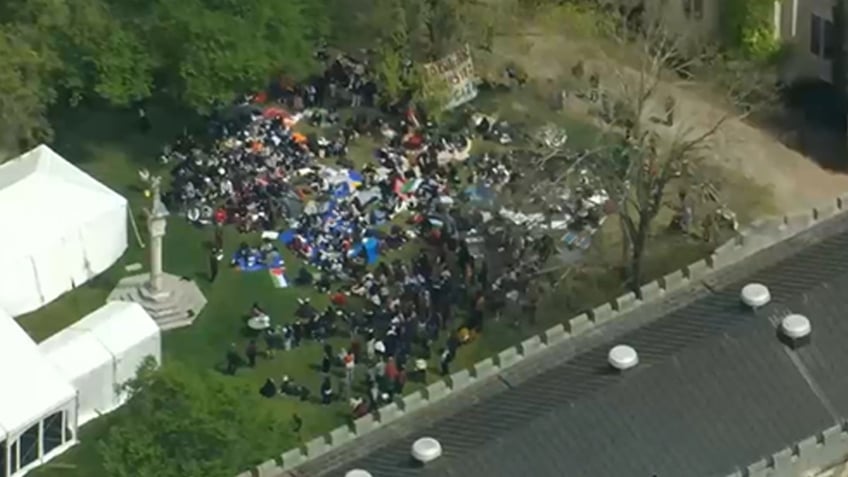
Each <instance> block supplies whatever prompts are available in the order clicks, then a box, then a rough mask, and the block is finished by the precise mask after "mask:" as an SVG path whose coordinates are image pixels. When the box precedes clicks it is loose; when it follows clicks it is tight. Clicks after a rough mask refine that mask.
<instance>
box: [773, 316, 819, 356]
mask: <svg viewBox="0 0 848 477" xmlns="http://www.w3.org/2000/svg"><path fill="white" fill-rule="evenodd" d="M812 333H813V327H812V325H810V320H809V319H808V318H807V317H806V316H804V315H799V314H797V313H793V314H791V315H787V316H786V317H785V318H784V319H783V320H782V321H781V322H780V338H781V341H783V342H784V344H786V345H788V346H789V347H790V348H792V349H797V348H800V347H801V346H803V345H805V344H807V343H809V342H810V336H811V335H812Z"/></svg>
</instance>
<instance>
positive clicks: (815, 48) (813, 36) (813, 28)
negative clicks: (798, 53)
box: [810, 15, 822, 56]
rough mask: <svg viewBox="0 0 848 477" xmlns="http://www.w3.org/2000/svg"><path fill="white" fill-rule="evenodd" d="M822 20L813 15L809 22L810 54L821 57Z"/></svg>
mask: <svg viewBox="0 0 848 477" xmlns="http://www.w3.org/2000/svg"><path fill="white" fill-rule="evenodd" d="M821 37H822V18H821V17H820V16H818V15H813V16H812V17H811V20H810V53H812V54H814V55H816V56H821V54H822V46H821Z"/></svg>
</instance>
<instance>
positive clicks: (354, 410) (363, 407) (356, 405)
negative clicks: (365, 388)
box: [349, 396, 371, 419]
mask: <svg viewBox="0 0 848 477" xmlns="http://www.w3.org/2000/svg"><path fill="white" fill-rule="evenodd" d="M349 404H350V411H351V415H352V416H353V418H354V419H359V418H360V417H363V416H366V415H367V414H368V413H369V412H370V411H371V409H370V408H369V407H368V403H367V402H365V400H364V399H362V398H361V397H358V396H356V397H352V398H350V403H349Z"/></svg>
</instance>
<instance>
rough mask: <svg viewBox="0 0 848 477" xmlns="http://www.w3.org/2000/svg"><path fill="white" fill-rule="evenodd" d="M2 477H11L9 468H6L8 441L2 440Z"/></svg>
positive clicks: (0, 467)
mask: <svg viewBox="0 0 848 477" xmlns="http://www.w3.org/2000/svg"><path fill="white" fill-rule="evenodd" d="M0 477H9V469H7V468H6V441H3V442H0Z"/></svg>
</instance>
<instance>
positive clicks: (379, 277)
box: [163, 57, 556, 416]
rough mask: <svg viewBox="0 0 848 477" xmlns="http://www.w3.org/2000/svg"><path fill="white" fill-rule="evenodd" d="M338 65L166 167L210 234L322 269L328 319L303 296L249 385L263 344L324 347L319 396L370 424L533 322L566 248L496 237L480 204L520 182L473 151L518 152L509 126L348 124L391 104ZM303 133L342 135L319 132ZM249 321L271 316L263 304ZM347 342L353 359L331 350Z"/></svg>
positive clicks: (362, 74) (236, 357)
mask: <svg viewBox="0 0 848 477" xmlns="http://www.w3.org/2000/svg"><path fill="white" fill-rule="evenodd" d="M328 62H329V66H328V68H327V70H326V73H325V74H324V75H323V76H321V77H319V78H315V79H313V80H312V81H310V82H307V83H305V84H304V85H299V86H295V85H277V87H275V88H272V89H271V90H270V93H269V94H270V95H271V97H270V98H259V99H261V100H264V101H268V100H270V101H271V102H273V103H275V104H282V105H283V108H277V107H268V108H262V107H258V106H256V105H254V104H253V103H251V102H250V101H248V102H245V103H242V104H239V105H238V106H237V107H236V110H237V112H236V113H235V114H234V115H230V117H226V116H225V115H222V116H221V117H220V118H218V120H216V121H215V122H214V124H213V126H212V127H211V128H210V130H211V132H212V137H213V139H214V140H213V141H212V143H211V145H209V144H202V143H200V142H198V141H194V140H190V139H183V140H181V141H179V142H178V143H177V144H176V145H175V146H174V147H173V148H171V149H170V150H168V151H166V154H165V155H164V156H163V161H165V162H168V163H170V164H172V165H173V174H174V177H173V181H172V184H173V187H172V191H171V192H170V194H169V195H168V200H169V201H170V202H171V206H172V207H175V208H177V209H179V210H182V211H184V212H185V213H186V215H187V217H188V219H189V220H190V221H193V222H196V223H198V224H214V226H216V227H221V226H224V225H227V224H230V225H234V226H236V227H238V229H239V230H240V231H242V232H251V231H281V232H282V233H280V236H279V240H273V239H269V240H266V241H264V242H263V244H262V245H261V246H259V247H256V248H257V249H258V250H259V251H260V252H261V254H262V256H268V257H278V256H279V253H278V251H277V250H276V249H277V247H288V248H289V249H291V250H292V251H294V252H296V253H298V254H300V255H301V256H302V257H303V258H304V261H305V262H309V263H310V265H311V266H310V267H307V266H305V265H304V266H302V267H300V268H299V270H297V272H296V273H295V275H296V276H295V278H294V285H295V286H296V287H314V288H315V289H316V290H317V291H318V292H320V293H324V294H327V295H329V297H330V305H329V306H327V307H326V308H325V309H317V308H315V307H314V306H313V304H312V303H311V301H310V300H309V299H306V298H305V299H303V300H302V301H301V303H300V305H299V307H298V310H297V313H296V316H295V317H292V319H291V320H290V321H288V322H286V323H279V324H278V325H277V326H272V327H271V328H270V329H269V330H267V331H265V332H262V333H261V334H259V335H258V336H257V337H256V339H255V340H252V341H250V343H249V344H248V346H247V349H245V350H244V352H243V353H239V350H237V349H235V347H234V348H232V349H230V350H229V351H228V353H227V371H228V372H230V373H235V372H236V370H237V369H238V368H239V367H240V366H241V365H242V364H244V362H245V360H244V359H243V357H246V358H247V359H246V363H247V365H248V366H253V365H255V363H256V359H257V356H258V355H260V354H261V353H260V351H259V348H261V347H263V346H261V345H260V341H263V340H264V342H265V343H264V348H265V350H264V351H263V352H265V353H275V352H277V351H284V350H290V349H293V348H297V347H299V346H302V345H304V343H307V342H311V343H320V344H321V346H323V350H324V353H323V358H322V362H321V363H320V372H321V373H322V375H323V378H322V380H321V386H320V388H319V389H317V396H318V398H319V399H320V401H321V402H323V403H325V404H329V403H331V402H333V401H335V400H337V399H339V398H342V397H343V398H344V399H347V400H348V402H349V404H350V407H351V412H352V414H353V415H354V416H358V415H362V414H364V413H367V412H369V411H371V410H373V409H375V408H376V407H378V406H380V405H381V404H382V403H385V402H390V401H391V400H392V399H393V397H394V396H395V395H397V394H399V393H402V392H403V389H404V386H405V384H406V382H407V380H410V379H420V380H424V379H426V375H427V373H428V372H429V370H430V368H431V364H433V365H435V363H436V362H438V365H437V366H433V368H437V369H438V371H439V372H440V373H441V374H445V375H446V374H448V373H449V372H450V371H451V364H452V363H453V361H454V359H455V358H456V356H457V352H458V350H459V348H460V347H461V346H462V345H463V344H465V343H467V342H469V341H471V340H474V339H475V337H476V336H478V335H479V334H480V333H482V332H483V330H484V328H485V326H486V323H487V321H488V320H490V319H499V317H500V316H509V317H512V318H513V319H518V317H522V316H523V317H528V319H529V320H532V319H533V316H534V313H535V307H536V305H537V303H538V301H539V299H540V297H541V295H542V294H543V293H544V289H543V287H544V284H543V282H542V281H541V280H535V277H536V276H537V275H538V272H539V270H541V269H542V268H543V265H544V264H545V262H546V261H547V260H548V258H549V257H550V256H551V254H552V253H553V252H554V250H555V248H556V247H555V245H554V244H553V242H552V241H551V239H550V237H549V236H548V235H545V234H539V235H534V234H530V233H521V234H518V235H517V236H516V235H515V234H497V233H492V234H486V233H483V229H485V228H486V227H488V225H487V223H489V224H490V223H495V222H496V221H494V222H486V220H484V218H483V217H484V214H482V213H478V212H476V211H474V210H473V208H471V207H466V206H465V205H466V204H467V202H468V200H469V198H468V197H467V196H466V191H467V189H469V188H470V187H471V186H476V185H480V184H482V185H484V186H485V187H486V188H488V189H492V190H494V191H498V190H500V189H501V188H504V187H509V186H510V184H512V183H514V181H515V180H516V178H517V177H519V176H518V174H517V172H516V170H515V168H514V167H513V162H514V160H513V156H512V154H510V153H504V154H484V155H479V156H475V155H471V154H470V150H471V145H472V141H473V139H474V137H475V134H477V137H484V138H486V139H487V140H496V141H497V142H499V143H500V144H501V145H505V144H508V143H509V142H511V140H512V139H511V137H510V131H509V128H508V125H506V124H497V123H495V122H494V121H489V120H487V119H484V120H474V121H472V122H471V124H470V125H469V128H468V129H467V130H458V131H454V132H452V133H444V132H442V131H440V130H439V129H438V128H436V127H435V126H434V125H432V124H429V123H428V122H427V120H426V118H425V117H420V113H419V112H417V111H414V110H412V109H410V110H408V111H405V112H402V113H400V114H379V115H378V116H379V118H377V119H369V118H368V117H367V116H366V115H362V114H358V113H355V114H353V115H352V116H351V117H349V118H348V119H346V120H343V119H342V115H341V114H340V113H339V111H341V110H343V109H349V108H351V107H352V108H354V111H355V112H356V111H358V109H357V108H359V107H363V106H364V107H373V106H374V105H375V104H376V95H377V94H378V92H377V91H376V88H375V86H374V85H375V83H374V81H373V80H372V78H371V76H370V74H369V70H368V65H367V63H363V62H355V61H352V60H350V59H348V58H345V57H337V58H333V59H328ZM263 95H264V93H263ZM256 100H257V98H252V99H251V101H256ZM299 121H307V122H310V123H312V124H313V125H315V126H319V127H325V126H328V125H332V126H333V127H334V129H336V130H337V133H334V134H333V135H332V137H320V136H318V137H316V136H314V135H304V134H301V133H298V132H297V124H298V122H299ZM475 131H476V132H475ZM363 135H371V136H373V137H375V138H377V139H378V140H379V141H381V143H382V147H380V148H379V149H378V150H377V151H375V155H374V157H373V159H372V160H371V161H370V162H369V163H367V164H364V165H361V170H358V171H356V170H355V169H356V167H355V164H354V162H353V161H352V160H351V158H350V157H348V151H349V146H350V145H351V144H352V143H353V142H354V141H356V140H357V138H359V137H360V136H363ZM493 138H494V139H493ZM525 232H526V231H525ZM413 238H415V239H417V240H418V243H420V244H421V245H422V246H421V248H420V251H419V252H418V253H417V255H415V257H414V258H412V259H405V260H394V261H392V262H389V261H387V260H378V259H377V258H378V257H379V256H380V255H381V254H384V253H385V252H387V251H388V250H391V249H396V248H400V247H402V246H404V244H405V243H406V242H407V241H409V240H410V239H413ZM252 249H253V247H248V246H247V245H246V244H243V245H242V246H241V247H240V248H239V252H238V253H240V254H243V255H244V257H245V259H247V258H248V257H249V256H252V255H253V253H252V251H251V250H252ZM237 258H238V257H237ZM237 262H238V260H237V259H234V263H237ZM289 270H291V267H289ZM250 314H251V316H262V314H264V311H262V309H261V308H260V306H259V304H256V305H254V307H253V309H252V310H251V313H250ZM338 337H344V338H345V340H346V342H347V345H346V346H344V347H343V349H334V348H333V347H332V346H331V345H330V341H329V340H330V338H338ZM337 376H341V377H340V378H337ZM313 391H315V390H311V389H309V387H308V386H304V385H301V384H299V383H296V382H295V381H294V380H293V379H290V378H289V377H282V379H275V378H274V377H269V378H268V379H267V381H266V382H265V384H264V385H263V386H262V388H261V389H260V393H261V394H262V395H263V396H266V397H269V398H271V397H276V396H279V395H284V396H290V397H292V398H297V399H303V400H308V399H311V396H313Z"/></svg>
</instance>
